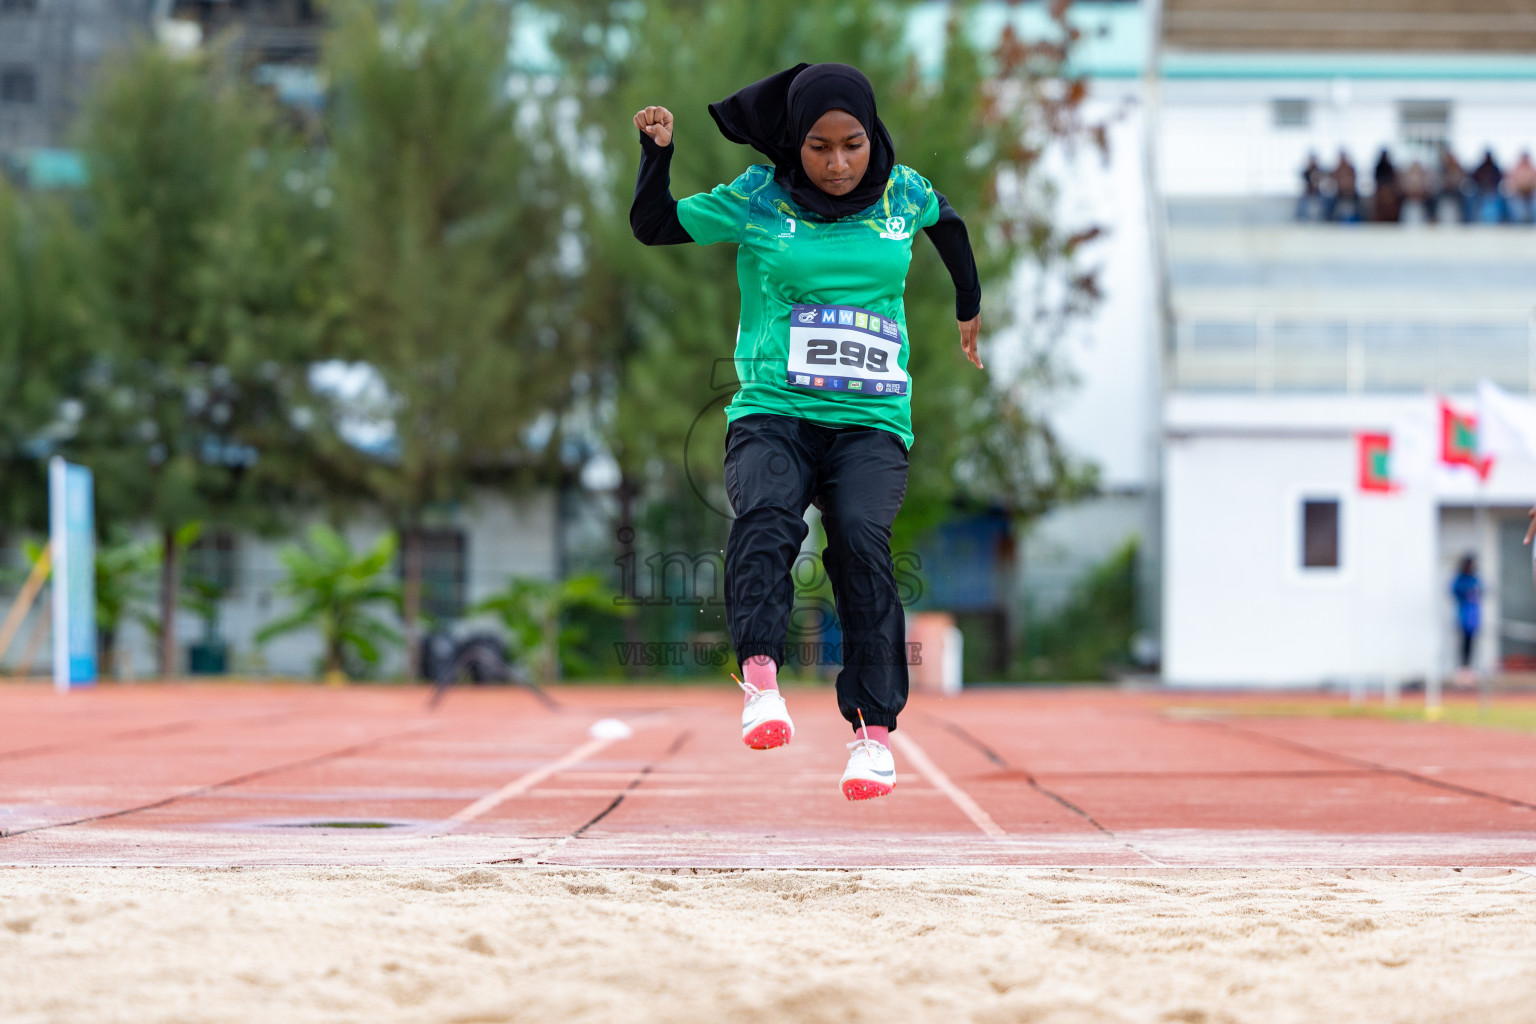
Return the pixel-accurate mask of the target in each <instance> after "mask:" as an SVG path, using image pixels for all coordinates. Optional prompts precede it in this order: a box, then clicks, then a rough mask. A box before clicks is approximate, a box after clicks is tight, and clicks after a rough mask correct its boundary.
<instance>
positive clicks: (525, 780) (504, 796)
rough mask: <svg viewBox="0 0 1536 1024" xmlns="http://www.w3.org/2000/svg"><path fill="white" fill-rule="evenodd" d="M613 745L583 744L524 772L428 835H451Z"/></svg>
mask: <svg viewBox="0 0 1536 1024" xmlns="http://www.w3.org/2000/svg"><path fill="white" fill-rule="evenodd" d="M617 742H618V740H617V739H616V738H614V737H604V738H603V739H595V740H587V742H585V743H583V744H581V745H580V746H578V747H575V748H573V749H571V750H568V751H566V752H565V753H564V754H563V755H562V756H560V757H558V758H556V759H555V760H553V761H551V762H549V763H548V764H545V765H541V766H539V767H538V768H535V769H533V770H532V771H530V772H524V773H523V774H522V775H519V776H518V777H517V778H515V779H513V780H512V781H511V782H508V783H507V784H506V785H505V786H502V787H501V788H500V789H498V790H496V791H495V792H492V793H487V794H486V795H485V796H482V797H481V798H480V799H478V800H476V801H475V802H474V803H471V804H469V805H467V806H465V807H463V808H461V809H460V810H457V811H455V812H454V813H452V814H450V815H449V816H448V817H446V818H444V819H443V820H442V821H440V822H438V823H437V824H436V825H435V826H433V828H432V832H433V834H434V835H442V834H444V833H447V832H452V831H453V830H454V829H456V828H458V827H459V826H460V825H466V824H468V823H469V822H471V821H474V820H475V819H476V818H478V817H480V816H481V815H482V814H485V813H486V812H487V811H491V810H495V809H496V808H497V807H499V806H500V805H502V804H504V803H506V802H507V801H508V800H511V799H512V798H513V797H517V796H521V795H522V794H524V793H526V792H528V791H529V790H530V789H532V788H533V787H534V786H537V785H538V784H539V783H541V782H543V781H544V780H545V779H547V778H549V777H550V776H551V775H556V774H558V773H560V772H563V771H565V770H566V769H567V768H572V767H575V766H576V765H578V764H580V763H581V762H583V761H585V760H586V759H587V758H589V757H591V756H592V755H593V754H597V753H600V752H602V751H603V750H605V749H607V748H608V747H611V746H612V745H613V744H615V743H617Z"/></svg>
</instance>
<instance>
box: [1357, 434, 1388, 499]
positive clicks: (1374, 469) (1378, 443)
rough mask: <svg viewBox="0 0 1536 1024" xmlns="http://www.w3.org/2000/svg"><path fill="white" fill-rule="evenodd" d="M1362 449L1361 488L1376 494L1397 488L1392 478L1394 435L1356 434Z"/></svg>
mask: <svg viewBox="0 0 1536 1024" xmlns="http://www.w3.org/2000/svg"><path fill="white" fill-rule="evenodd" d="M1355 442H1356V444H1357V445H1358V446H1359V451H1360V489H1361V490H1362V491H1370V492H1372V493H1374V494H1391V493H1393V492H1394V491H1396V490H1397V483H1396V482H1395V481H1394V480H1393V479H1392V435H1391V434H1373V433H1361V434H1357V435H1355Z"/></svg>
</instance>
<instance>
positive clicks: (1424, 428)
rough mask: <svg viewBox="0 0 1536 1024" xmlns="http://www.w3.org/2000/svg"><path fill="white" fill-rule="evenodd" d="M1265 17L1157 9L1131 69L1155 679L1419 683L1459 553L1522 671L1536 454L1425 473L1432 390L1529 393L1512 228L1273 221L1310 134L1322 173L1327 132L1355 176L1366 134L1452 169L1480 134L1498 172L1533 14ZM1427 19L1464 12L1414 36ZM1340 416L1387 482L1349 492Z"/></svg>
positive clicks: (1532, 279) (1522, 87)
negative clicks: (1388, 448) (1153, 484)
mask: <svg viewBox="0 0 1536 1024" xmlns="http://www.w3.org/2000/svg"><path fill="white" fill-rule="evenodd" d="M1269 6H1271V7H1273V8H1274V10H1267V11H1265V12H1255V11H1251V10H1247V9H1245V8H1244V6H1243V5H1240V4H1237V3H1235V2H1234V3H1230V4H1226V5H1222V4H1216V5H1214V6H1213V5H1211V4H1203V5H1200V6H1199V7H1198V8H1197V7H1196V5H1194V4H1192V3H1189V2H1186V0H1171V2H1170V3H1169V4H1168V5H1167V9H1166V10H1165V11H1164V12H1163V21H1164V25H1165V30H1164V32H1163V33H1162V35H1161V43H1162V46H1161V48H1160V52H1159V53H1158V55H1157V57H1156V63H1155V70H1156V72H1157V74H1156V75H1155V76H1154V78H1153V79H1152V90H1153V92H1152V97H1153V104H1154V106H1155V110H1156V113H1155V126H1156V127H1155V129H1154V134H1153V138H1154V140H1155V152H1154V153H1153V160H1152V161H1151V164H1150V169H1151V171H1152V174H1153V175H1154V183H1155V189H1156V194H1157V195H1158V196H1159V203H1158V206H1157V208H1156V209H1155V210H1154V215H1155V218H1156V219H1155V221H1154V224H1155V225H1156V229H1157V233H1158V235H1159V238H1158V244H1157V245H1156V246H1155V249H1154V252H1153V254H1152V255H1153V256H1154V257H1155V258H1156V263H1155V265H1156V266H1159V267H1160V268H1161V277H1162V280H1161V282H1160V285H1161V290H1162V294H1163V295H1164V296H1165V315H1164V318H1163V323H1164V325H1165V328H1166V335H1165V338H1164V343H1163V347H1162V361H1161V362H1162V375H1163V385H1164V389H1165V394H1164V400H1163V403H1162V406H1163V437H1162V440H1163V460H1162V480H1161V488H1162V493H1163V503H1162V508H1163V568H1162V572H1163V608H1162V611H1163V622H1162V635H1163V674H1164V678H1165V679H1167V680H1168V681H1169V682H1170V683H1174V684H1195V685H1220V684H1244V683H1260V684H1316V683H1320V682H1327V681H1343V680H1366V681H1370V680H1382V681H1387V680H1397V681H1403V680H1414V679H1428V678H1432V677H1436V676H1443V675H1444V674H1446V673H1447V672H1448V671H1449V670H1450V669H1451V668H1452V664H1453V655H1454V652H1455V643H1454V637H1453V623H1454V619H1453V606H1452V602H1451V599H1450V596H1449V593H1448V591H1449V586H1450V582H1451V578H1452V576H1453V575H1454V571H1455V565H1456V562H1457V561H1458V560H1459V559H1460V557H1461V556H1462V555H1464V554H1467V553H1475V554H1476V555H1477V557H1478V568H1479V572H1480V575H1481V577H1482V580H1483V583H1484V586H1485V588H1486V591H1487V594H1488V599H1487V601H1486V603H1485V607H1484V622H1485V627H1484V630H1483V636H1482V639H1481V640H1480V643H1479V648H1478V652H1477V662H1478V664H1479V666H1480V667H1482V668H1484V669H1488V670H1493V669H1497V668H1499V667H1501V666H1503V667H1515V666H1520V665H1523V662H1522V661H1521V659H1522V658H1524V657H1528V656H1529V655H1530V654H1531V652H1532V651H1533V650H1536V648H1532V646H1531V645H1530V643H1529V639H1530V637H1531V636H1532V635H1533V632H1536V630H1532V629H1531V628H1530V625H1529V624H1530V623H1532V622H1536V587H1533V585H1532V577H1531V570H1530V557H1529V554H1528V553H1527V552H1526V551H1524V550H1523V549H1522V548H1521V546H1520V538H1521V536H1522V535H1523V533H1524V523H1525V515H1524V512H1525V509H1526V508H1527V507H1529V506H1530V505H1531V504H1532V500H1533V499H1536V464H1533V463H1532V462H1531V461H1530V460H1529V459H1526V458H1523V457H1520V456H1508V457H1502V458H1500V459H1499V461H1498V462H1497V463H1496V465H1495V467H1494V469H1493V472H1492V474H1491V476H1490V478H1489V480H1488V483H1487V485H1486V487H1485V488H1483V489H1481V490H1480V489H1479V488H1478V487H1477V486H1476V485H1475V483H1474V481H1475V476H1474V475H1473V474H1472V473H1470V472H1469V471H1464V470H1463V471H1459V475H1457V474H1455V473H1434V472H1430V470H1429V466H1430V463H1431V461H1432V456H1433V451H1432V446H1433V445H1435V444H1437V443H1438V436H1437V432H1438V423H1437V422H1436V420H1435V417H1436V414H1437V406H1436V396H1437V395H1448V396H1450V398H1451V399H1452V400H1453V401H1454V402H1456V403H1457V404H1458V405H1460V406H1461V407H1462V408H1464V409H1465V410H1467V411H1469V412H1475V411H1476V409H1477V405H1476V402H1475V400H1474V398H1473V390H1474V388H1475V385H1476V383H1477V381H1478V380H1480V379H1484V378H1487V379H1491V380H1493V381H1494V382H1496V383H1497V384H1499V385H1500V386H1501V387H1503V388H1504V389H1506V390H1508V391H1510V392H1513V393H1517V394H1519V395H1522V396H1524V395H1532V394H1536V228H1533V227H1532V226H1530V225H1512V224H1502V225H1463V224H1460V223H1446V222H1444V220H1442V222H1441V223H1438V224H1423V223H1420V224H1401V223H1384V224H1374V223H1366V224H1328V223H1297V222H1295V221H1294V220H1293V211H1294V209H1295V203H1296V196H1297V194H1298V193H1299V191H1300V177H1299V173H1300V169H1301V167H1302V165H1303V164H1304V162H1305V160H1306V156H1307V154H1308V152H1309V151H1316V152H1318V153H1319V155H1320V156H1321V157H1322V159H1323V163H1324V165H1325V166H1329V165H1331V164H1332V163H1333V161H1334V159H1335V158H1336V155H1337V153H1338V152H1339V150H1340V148H1341V147H1342V148H1344V149H1347V150H1348V151H1349V152H1350V154H1351V155H1352V157H1353V159H1354V162H1355V164H1356V166H1357V168H1358V169H1359V172H1360V181H1361V191H1362V192H1366V193H1368V192H1369V190H1370V187H1371V185H1370V180H1371V178H1370V169H1371V166H1372V165H1373V164H1374V162H1375V160H1376V156H1377V154H1378V152H1380V151H1381V150H1382V149H1386V150H1387V151H1388V152H1389V153H1391V154H1392V156H1393V158H1394V160H1395V161H1396V162H1397V163H1398V165H1399V167H1402V166H1406V164H1407V163H1408V162H1409V161H1410V160H1413V159H1422V158H1425V157H1426V156H1427V155H1430V154H1433V153H1435V152H1437V151H1438V149H1439V147H1441V146H1449V147H1450V148H1451V150H1452V151H1453V152H1455V153H1456V154H1458V156H1460V158H1461V159H1462V162H1463V164H1465V165H1467V166H1468V167H1469V168H1470V167H1471V165H1472V164H1475V163H1476V162H1477V161H1478V160H1480V159H1481V156H1482V153H1483V152H1484V150H1485V149H1491V150H1492V151H1493V153H1494V155H1495V157H1496V158H1497V159H1498V161H1499V162H1500V164H1501V165H1503V166H1504V167H1506V168H1507V167H1508V166H1509V165H1510V164H1511V163H1512V162H1513V161H1514V159H1515V158H1516V156H1517V155H1518V153H1519V152H1520V151H1521V150H1524V149H1528V148H1532V147H1536V59H1532V58H1531V57H1529V56H1525V55H1523V54H1519V53H1514V54H1509V53H1504V52H1499V51H1505V50H1508V49H1509V48H1511V47H1513V48H1515V49H1517V50H1518V48H1519V46H1520V45H1523V44H1521V43H1520V40H1522V39H1525V38H1526V37H1527V36H1529V35H1530V26H1528V25H1526V24H1525V22H1524V21H1522V19H1521V18H1520V17H1517V16H1515V15H1505V14H1502V13H1500V12H1499V11H1497V10H1493V9H1492V8H1490V10H1488V11H1483V10H1482V7H1483V6H1484V5H1482V4H1474V5H1472V7H1473V9H1471V10H1469V9H1468V8H1467V7H1466V5H1459V6H1458V5H1452V4H1450V3H1449V2H1447V3H1445V4H1443V5H1441V6H1443V8H1444V10H1443V11H1439V12H1438V13H1434V12H1426V11H1425V10H1422V9H1421V8H1423V7H1424V6H1425V5H1424V4H1418V5H1416V6H1415V7H1414V11H1413V12H1408V13H1405V14H1404V16H1403V17H1401V18H1396V17H1394V16H1393V15H1395V14H1397V13H1403V12H1384V13H1383V16H1381V17H1378V16H1376V15H1359V16H1358V17H1357V15H1356V14H1354V13H1351V14H1349V15H1348V16H1347V17H1346V16H1345V15H1344V14H1342V13H1339V14H1338V15H1337V16H1335V15H1334V14H1333V13H1331V12H1329V11H1325V10H1324V8H1323V7H1321V6H1320V5H1317V4H1312V3H1307V2H1303V0H1289V2H1279V0H1277V3H1276V4H1274V5H1269ZM1430 6H1432V7H1433V6H1435V5H1433V4H1431V5H1430ZM1405 9H1406V5H1405ZM1408 14H1411V15H1412V16H1408ZM1436 18H1438V19H1439V20H1438V21H1437V22H1436V21H1435V19H1436ZM1351 19H1354V20H1351ZM1501 19H1502V20H1501ZM1430 22H1435V24H1438V25H1441V26H1443V27H1445V26H1450V27H1454V26H1456V25H1463V26H1471V29H1469V32H1467V33H1461V34H1456V33H1453V32H1450V31H1446V32H1444V33H1442V34H1440V35H1435V34H1433V33H1431V34H1430V36H1429V37H1425V35H1424V34H1423V33H1422V32H1420V31H1419V30H1420V29H1421V28H1422V27H1423V26H1424V25H1426V24H1429V23H1430ZM1495 23H1500V24H1503V25H1504V29H1505V31H1504V32H1493V31H1491V29H1492V27H1496V25H1495ZM1521 32H1523V33H1524V35H1522V34H1521ZM1434 40H1440V41H1441V42H1440V48H1438V49H1434V50H1432V51H1431V52H1422V51H1423V50H1425V49H1427V48H1428V47H1429V46H1430V44H1431V43H1432V42H1433V41H1434ZM1259 45H1262V46H1263V47H1264V48H1263V49H1258V48H1255V47H1256V46H1259ZM1453 46H1454V47H1459V49H1457V50H1453V49H1451V47H1453ZM1525 49H1526V52H1527V53H1528V52H1529V51H1530V47H1529V46H1526V47H1525ZM1361 431H1390V432H1392V434H1393V437H1394V458H1396V459H1397V460H1398V462H1399V466H1400V467H1404V468H1407V466H1408V464H1409V463H1418V465H1419V470H1418V471H1417V472H1414V473H1410V474H1409V475H1410V477H1411V479H1408V480H1405V481H1404V483H1403V486H1402V488H1401V490H1399V491H1398V492H1397V493H1394V494H1390V495H1380V494H1374V493H1369V492H1366V491H1362V490H1361V488H1360V485H1359V481H1358V475H1359V470H1358V449H1357V434H1358V433H1359V432H1361ZM1479 509H1481V510H1480V511H1479ZM1309 551H1310V555H1309Z"/></svg>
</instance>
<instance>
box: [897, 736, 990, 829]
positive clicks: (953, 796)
mask: <svg viewBox="0 0 1536 1024" xmlns="http://www.w3.org/2000/svg"><path fill="white" fill-rule="evenodd" d="M891 739H892V740H894V741H896V744H897V745H898V746H900V747H901V752H902V753H903V754H905V755H906V757H907V760H908V761H911V762H912V766H913V767H914V768H916V769H917V770H918V773H919V774H920V775H922V776H923V778H925V779H927V780H928V782H929V783H930V784H931V785H932V786H933V788H934V789H937V790H938V791H939V792H941V793H943V794H944V795H945V796H947V797H949V799H950V802H951V803H953V804H954V805H955V806H956V807H958V808H960V813H962V814H964V815H965V816H966V817H967V818H970V819H971V824H973V825H975V826H976V827H977V828H979V829H981V831H982V832H983V833H984V834H985V835H988V836H991V837H992V838H993V839H1002V838H1004V837H1005V836H1007V835H1008V833H1007V832H1004V831H1003V830H1002V828H1001V827H1000V826H999V825H998V824H997V822H995V821H993V820H992V816H991V815H990V814H988V813H987V812H986V811H984V810H982V809H981V805H980V804H978V803H977V802H976V801H975V800H973V799H971V795H970V794H969V793H967V792H966V791H965V790H963V789H961V788H960V787H959V786H957V785H955V784H954V782H953V781H952V780H951V779H950V777H949V776H948V775H946V774H944V770H943V769H942V768H940V767H939V766H938V765H936V764H934V763H933V759H932V758H930V757H929V756H928V753H927V751H925V750H923V748H922V747H920V746H919V745H918V743H917V741H916V740H914V739H912V738H911V737H910V736H908V735H907V734H906V733H904V732H898V733H894V734H893V735H892V736H891Z"/></svg>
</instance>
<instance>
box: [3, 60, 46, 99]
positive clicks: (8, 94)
mask: <svg viewBox="0 0 1536 1024" xmlns="http://www.w3.org/2000/svg"><path fill="white" fill-rule="evenodd" d="M36 102H37V75H35V74H33V73H32V69H31V68H14V67H13V68H0V103H36Z"/></svg>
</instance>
